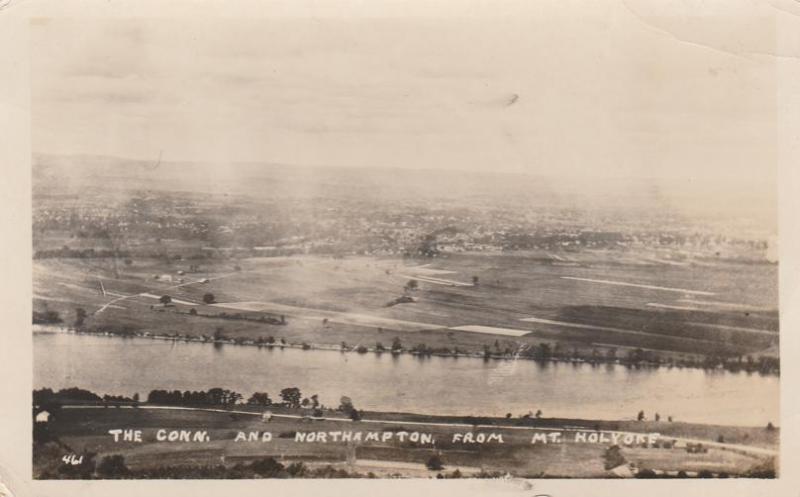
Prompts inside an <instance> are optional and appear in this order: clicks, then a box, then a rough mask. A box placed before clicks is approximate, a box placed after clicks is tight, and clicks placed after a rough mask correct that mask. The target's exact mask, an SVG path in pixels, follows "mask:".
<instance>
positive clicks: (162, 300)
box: [158, 295, 172, 305]
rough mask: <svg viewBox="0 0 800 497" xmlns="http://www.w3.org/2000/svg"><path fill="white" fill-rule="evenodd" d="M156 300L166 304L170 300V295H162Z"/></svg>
mask: <svg viewBox="0 0 800 497" xmlns="http://www.w3.org/2000/svg"><path fill="white" fill-rule="evenodd" d="M158 301H159V302H161V303H162V304H164V305H167V304H169V303H170V302H172V297H170V296H169V295H162V296H161V298H160V299H158Z"/></svg>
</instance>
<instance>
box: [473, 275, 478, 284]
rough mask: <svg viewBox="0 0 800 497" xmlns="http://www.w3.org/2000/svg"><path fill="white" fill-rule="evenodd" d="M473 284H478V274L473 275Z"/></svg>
mask: <svg viewBox="0 0 800 497" xmlns="http://www.w3.org/2000/svg"><path fill="white" fill-rule="evenodd" d="M472 286H478V277H477V276H473V277H472Z"/></svg>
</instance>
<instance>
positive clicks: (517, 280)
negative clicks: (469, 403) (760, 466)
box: [34, 250, 778, 357]
mask: <svg viewBox="0 0 800 497" xmlns="http://www.w3.org/2000/svg"><path fill="white" fill-rule="evenodd" d="M552 255H553V254H549V253H544V252H542V253H524V254H517V253H515V254H446V255H443V256H441V257H437V258H432V259H431V258H427V259H399V258H391V257H369V256H350V257H342V258H334V257H322V256H290V257H269V258H267V257H264V258H243V259H231V260H215V261H212V262H206V261H204V263H203V264H202V265H199V267H198V268H194V272H188V271H189V270H188V267H189V264H188V263H183V262H181V261H174V262H170V263H169V264H166V263H165V262H164V261H163V260H156V259H147V258H143V259H136V260H133V261H132V262H131V263H130V264H128V265H125V266H122V265H120V267H119V268H117V269H116V272H117V274H116V277H115V274H114V271H112V267H111V266H110V263H107V262H104V261H103V260H97V259H96V260H85V259H66V258H61V259H45V260H36V261H34V309H35V310H40V311H41V310H44V309H50V310H55V311H56V312H58V313H59V314H60V315H61V316H63V321H64V323H65V324H66V325H69V324H71V321H72V320H73V316H74V314H75V309H76V308H78V307H80V308H83V309H84V310H85V311H86V312H87V317H86V319H85V320H84V322H83V323H82V327H83V328H85V329H89V330H95V331H104V330H105V331H111V332H114V331H119V330H122V329H124V330H128V331H136V332H147V333H150V334H166V335H172V334H180V335H183V336H206V337H211V336H213V335H214V333H215V332H217V330H221V333H223V334H224V336H225V337H228V338H231V339H236V338H239V339H243V340H258V339H259V338H262V339H265V338H266V337H268V336H269V337H273V338H274V339H276V340H280V339H284V340H285V341H286V342H287V343H289V344H300V343H306V344H310V345H320V346H322V345H324V346H339V345H340V344H341V342H345V343H346V344H348V345H351V346H354V345H356V344H365V345H366V346H367V347H369V348H372V347H374V346H375V344H376V343H378V342H380V343H382V344H383V345H384V346H386V347H388V346H390V344H391V343H392V341H393V340H394V339H395V338H399V339H400V340H401V341H402V342H403V344H404V345H406V346H412V345H416V344H424V345H426V346H427V347H431V348H434V349H436V348H449V349H451V350H452V349H454V348H458V349H459V350H460V351H464V352H480V351H481V350H483V349H484V347H485V346H487V345H488V346H495V341H497V344H496V346H497V348H499V349H500V350H506V349H510V350H511V351H514V350H517V349H519V348H520V347H526V346H534V345H536V344H539V343H542V342H545V343H550V344H552V345H554V346H555V345H557V344H560V345H559V346H562V347H564V348H567V349H570V350H571V349H576V350H579V351H581V352H583V353H584V355H585V354H588V353H591V351H593V350H599V352H600V353H603V352H605V351H607V350H608V349H609V348H617V349H620V350H623V351H624V350H630V349H633V348H641V349H643V350H649V351H657V352H659V353H662V354H664V355H665V357H669V356H675V357H677V356H680V355H702V354H704V353H708V354H712V353H713V354H726V355H733V356H743V355H750V356H755V357H758V356H759V355H761V354H764V355H774V353H775V351H776V350H777V347H776V346H777V344H778V313H777V287H776V285H775V281H776V278H777V267H776V266H775V265H772V264H768V263H761V264H756V263H749V264H748V263H741V262H730V261H718V262H704V263H703V264H700V265H697V264H692V263H686V264H679V265H676V264H663V263H660V262H653V261H651V260H650V259H647V258H644V257H643V256H638V257H634V255H633V254H629V253H625V252H622V253H612V252H608V251H598V252H597V253H595V252H593V251H588V250H587V251H583V252H578V253H569V254H564V256H559V258H561V259H564V258H566V257H569V262H570V265H563V262H562V261H559V260H558V259H555V258H553V257H552ZM155 276H158V279H156V278H155ZM410 280H413V281H415V284H414V288H412V289H408V288H406V285H407V284H408V282H409V281H410ZM104 292H105V295H104ZM208 293H210V294H212V295H213V299H214V300H213V302H211V303H204V301H203V297H204V295H206V294H208ZM162 295H168V296H170V297H171V299H172V303H171V304H170V305H169V306H164V305H162V304H161V303H160V302H159V300H158V299H159V297H160V296H162ZM404 295H405V296H407V297H408V298H407V299H406V300H405V301H399V302H398V299H399V298H400V297H402V296H404ZM190 310H191V312H192V313H193V314H194V315H192V314H190ZM281 316H283V319H284V322H285V324H280V325H279V324H273V323H271V322H270V323H264V322H259V321H258V320H259V319H261V318H262V317H263V318H274V319H280V317H281Z"/></svg>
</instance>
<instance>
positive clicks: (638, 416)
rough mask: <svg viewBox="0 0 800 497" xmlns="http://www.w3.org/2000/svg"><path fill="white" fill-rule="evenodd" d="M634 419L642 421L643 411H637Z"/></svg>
mask: <svg viewBox="0 0 800 497" xmlns="http://www.w3.org/2000/svg"><path fill="white" fill-rule="evenodd" d="M636 421H644V411H639V414H638V415H637V416H636Z"/></svg>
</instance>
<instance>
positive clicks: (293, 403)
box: [281, 387, 302, 408]
mask: <svg viewBox="0 0 800 497" xmlns="http://www.w3.org/2000/svg"><path fill="white" fill-rule="evenodd" d="M301 398H302V394H301V393H300V389H299V388H297V387H288V388H284V389H283V390H281V399H283V403H284V404H286V405H287V406H289V407H294V408H298V407H300V399H301Z"/></svg>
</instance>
